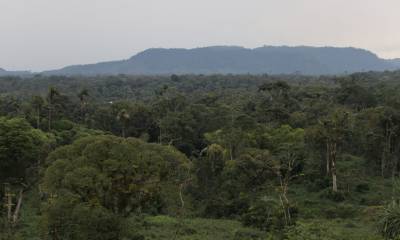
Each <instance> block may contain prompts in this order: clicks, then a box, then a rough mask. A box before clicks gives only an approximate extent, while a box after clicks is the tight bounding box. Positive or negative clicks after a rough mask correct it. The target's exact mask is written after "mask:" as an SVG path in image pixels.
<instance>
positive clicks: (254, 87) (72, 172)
mask: <svg viewBox="0 0 400 240" xmlns="http://www.w3.org/2000/svg"><path fill="white" fill-rule="evenodd" d="M0 183H1V191H0V197H1V199H2V204H1V205H0V239H4V240H6V239H7V240H18V239H37V240H39V239H40V240H46V239H48V240H81V239H87V240H123V239H126V240H144V239H177V240H178V239H182V240H183V239H185V240H194V239H201V240H207V239H234V240H247V239H288V240H312V239H337V240H339V239H340V240H343V239H371V240H372V239H378V240H379V239H399V237H400V72H368V73H356V74H352V75H346V76H299V75H179V76H178V75H172V76H128V75H116V76H92V77H79V76H71V77H65V76H42V75H35V76H29V77H15V76H10V77H0Z"/></svg>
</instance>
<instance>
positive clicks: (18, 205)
mask: <svg viewBox="0 0 400 240" xmlns="http://www.w3.org/2000/svg"><path fill="white" fill-rule="evenodd" d="M21 204H22V190H20V191H19V198H18V202H17V206H16V207H15V211H14V215H13V225H16V224H17V221H18V215H19V211H20V209H21Z"/></svg>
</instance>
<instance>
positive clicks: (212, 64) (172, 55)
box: [43, 46, 400, 75]
mask: <svg viewBox="0 0 400 240" xmlns="http://www.w3.org/2000/svg"><path fill="white" fill-rule="evenodd" d="M399 68H400V60H399V59H398V60H385V59H381V58H379V57H378V56H377V55H375V54H374V53H372V52H369V51H367V50H363V49H357V48H335V47H286V46H283V47H271V46H265V47H260V48H255V49H247V48H243V47H230V46H216V47H205V48H195V49H162V48H154V49H148V50H146V51H143V52H141V53H139V54H137V55H135V56H133V57H131V58H130V59H127V60H121V61H113V62H103V63H97V64H88V65H75V66H68V67H65V68H62V69H59V70H54V71H47V72H44V73H43V74H47V75H101V74H106V75H112V74H143V75H151V74H216V73H220V74H229V73H231V74H247V73H252V74H264V73H268V74H292V73H299V74H307V75H321V74H344V73H353V72H364V71H384V70H395V69H399Z"/></svg>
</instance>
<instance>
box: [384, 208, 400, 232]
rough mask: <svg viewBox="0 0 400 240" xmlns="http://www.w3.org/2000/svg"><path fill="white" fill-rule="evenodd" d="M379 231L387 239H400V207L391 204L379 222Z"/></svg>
mask: <svg viewBox="0 0 400 240" xmlns="http://www.w3.org/2000/svg"><path fill="white" fill-rule="evenodd" d="M379 231H380V233H381V234H382V235H383V236H384V237H385V239H399V237H400V206H399V204H391V205H389V206H388V207H386V209H385V210H384V211H383V213H382V215H381V220H380V222H379Z"/></svg>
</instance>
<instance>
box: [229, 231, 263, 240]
mask: <svg viewBox="0 0 400 240" xmlns="http://www.w3.org/2000/svg"><path fill="white" fill-rule="evenodd" d="M261 239H265V238H264V236H263V235H262V234H261V233H259V232H256V231H253V230H238V231H236V232H235V236H234V238H233V240H261Z"/></svg>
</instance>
